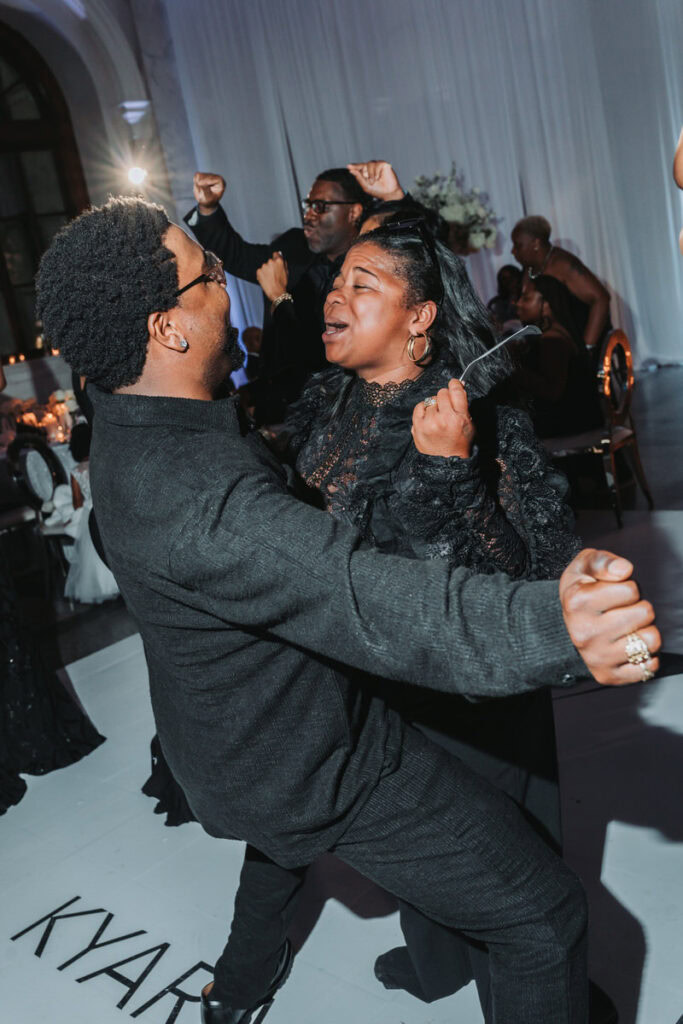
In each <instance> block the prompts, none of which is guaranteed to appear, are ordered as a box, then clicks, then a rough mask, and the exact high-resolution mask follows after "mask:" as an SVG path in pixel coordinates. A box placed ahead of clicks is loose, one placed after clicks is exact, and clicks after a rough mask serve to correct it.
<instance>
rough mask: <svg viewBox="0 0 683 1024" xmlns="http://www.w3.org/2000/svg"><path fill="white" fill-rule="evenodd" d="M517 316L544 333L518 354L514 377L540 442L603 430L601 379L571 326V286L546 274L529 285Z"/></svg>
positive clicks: (527, 342)
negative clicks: (527, 400)
mask: <svg viewBox="0 0 683 1024" xmlns="http://www.w3.org/2000/svg"><path fill="white" fill-rule="evenodd" d="M517 313H518V315H519V318H520V320H521V321H522V323H523V324H534V325H535V326H536V327H539V328H540V329H541V331H542V333H541V334H540V335H539V334H536V335H532V336H530V337H528V338H525V339H524V341H523V342H522V343H521V344H520V345H519V347H518V348H517V349H516V352H517V364H518V366H517V370H516V372H515V378H514V379H515V383H516V384H517V386H518V387H519V389H520V391H521V392H523V393H524V394H526V395H528V396H529V397H530V398H531V400H532V404H533V412H532V419H533V422H534V426H535V427H536V432H537V434H538V435H539V437H566V436H568V435H570V434H580V433H582V432H583V431H585V430H591V429H592V428H593V427H597V426H600V424H601V423H602V421H603V417H602V413H601V410H600V403H599V400H598V387H597V380H596V377H595V373H594V371H593V370H592V368H591V362H590V360H589V359H588V357H587V356H586V353H585V350H584V348H583V346H582V344H581V338H580V336H578V335H577V333H576V330H575V328H574V326H573V320H572V316H571V302H570V296H569V292H568V289H567V287H566V286H565V285H564V284H562V282H561V281H558V280H557V278H555V277H549V276H547V275H546V274H541V275H539V276H538V277H536V278H534V279H533V280H527V281H525V283H524V286H523V288H522V294H521V296H520V298H519V301H518V302H517Z"/></svg>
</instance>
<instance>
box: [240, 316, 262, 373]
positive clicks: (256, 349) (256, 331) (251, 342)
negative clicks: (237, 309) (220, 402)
mask: <svg viewBox="0 0 683 1024" xmlns="http://www.w3.org/2000/svg"><path fill="white" fill-rule="evenodd" d="M262 339H263V331H262V330H261V328H260V327H245V328H244V330H243V331H242V344H243V345H244V348H245V350H246V353H247V358H246V361H245V364H244V372H245V373H246V375H247V380H254V378H255V377H258V375H259V369H260V367H259V363H260V359H261V341H262Z"/></svg>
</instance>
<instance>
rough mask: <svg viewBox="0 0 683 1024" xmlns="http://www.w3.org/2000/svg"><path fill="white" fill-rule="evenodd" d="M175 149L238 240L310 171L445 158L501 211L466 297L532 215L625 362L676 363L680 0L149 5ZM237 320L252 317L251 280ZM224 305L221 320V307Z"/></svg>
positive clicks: (261, 230)
mask: <svg viewBox="0 0 683 1024" xmlns="http://www.w3.org/2000/svg"><path fill="white" fill-rule="evenodd" d="M164 2H165V6H166V10H167V14H168V18H169V24H170V28H171V34H172V38H173V43H174V48H175V56H176V61H177V67H178V74H179V78H180V82H181V86H182V90H183V95H184V99H185V103H186V107H187V111H188V114H189V120H190V126H191V131H192V136H193V144H194V149H195V155H196V158H197V161H198V164H199V166H200V167H201V169H203V170H214V171H219V172H220V173H222V174H223V175H224V177H226V178H227V180H228V191H227V195H226V200H225V205H226V209H227V210H228V213H229V216H230V217H231V220H232V221H233V223H234V225H235V226H236V227H237V229H238V230H239V231H240V232H241V233H242V234H243V235H244V237H245V238H247V239H248V240H252V241H259V242H260V241H266V240H267V239H269V238H270V237H271V236H273V235H274V234H276V233H277V232H279V231H282V230H284V229H286V228H287V227H291V226H292V225H293V224H298V223H300V216H299V209H298V200H299V198H300V196H302V195H305V194H306V192H307V191H308V188H309V186H310V184H311V182H312V181H313V179H314V178H315V176H316V174H317V173H318V172H319V171H321V170H323V169H324V168H326V167H333V166H340V165H344V164H346V163H347V162H348V161H349V160H365V159H372V158H382V159H388V160H390V161H391V162H392V163H393V164H394V166H395V167H396V169H397V171H398V173H399V177H400V179H401V181H402V183H403V185H404V187H406V188H408V187H410V184H411V182H412V180H413V179H414V178H415V176H416V175H418V174H422V173H426V174H431V173H434V172H435V171H437V170H443V171H445V170H447V169H448V168H449V166H450V163H451V160H452V159H455V160H456V162H457V164H458V166H459V168H460V169H461V170H462V171H463V172H464V173H465V175H466V178H467V181H468V183H469V184H470V185H472V186H479V187H480V188H482V189H484V190H485V191H487V192H489V194H490V196H491V200H492V203H493V207H494V209H495V210H496V212H497V213H498V214H499V215H500V216H501V217H503V221H502V224H501V236H500V240H499V245H498V249H497V250H495V251H494V252H493V253H484V254H477V255H476V256H472V257H468V263H469V268H470V274H471V277H472V279H473V281H474V283H475V285H476V287H477V288H478V290H479V292H480V294H481V295H482V297H483V298H484V299H488V298H489V297H490V296H491V295H492V294H493V293H494V292H495V271H496V270H497V268H498V267H499V266H501V265H502V264H503V263H506V262H511V257H510V255H509V248H510V238H509V236H510V231H511V229H512V227H513V225H514V223H515V221H516V220H517V219H518V218H519V217H521V216H523V215H524V214H525V213H541V214H544V215H545V216H547V217H548V219H549V220H550V221H551V223H552V225H553V228H554V238H555V239H556V240H557V241H559V242H561V244H563V245H565V246H566V247H567V248H569V249H571V250H572V251H574V252H575V253H577V255H579V256H580V257H581V258H582V259H583V260H584V261H585V262H586V263H587V264H588V266H590V267H591V268H592V269H593V270H594V271H595V272H596V273H597V274H598V276H599V277H601V278H602V279H603V280H604V281H605V283H606V284H607V285H608V287H609V288H610V290H611V292H612V295H613V319H614V321H615V323H616V324H618V325H620V326H624V327H625V328H626V330H627V331H628V332H629V334H630V335H631V336H632V339H633V342H634V347H635V349H636V352H637V357H638V359H639V361H640V362H642V361H643V360H645V359H647V358H654V359H657V360H658V361H659V362H662V363H669V362H681V361H683V344H682V342H681V325H682V323H683V301H682V300H683V257H681V256H680V254H679V252H678V245H677V236H678V231H679V229H680V225H681V223H683V203H682V202H681V197H680V194H679V193H678V192H677V190H676V188H675V185H674V184H673V181H672V178H671V162H672V157H673V149H674V146H675V141H676V139H677V137H678V133H679V131H680V128H681V123H682V121H683V57H682V56H681V55H682V54H683V4H682V3H681V0H648V2H647V3H643V2H642V0H600V2H597V0H571V2H570V3H568V2H567V0H505V3H502V2H501V0H419V2H418V0H370V2H369V0H279V2H275V0H192V2H188V0H164ZM240 299H241V301H242V303H243V304H244V307H245V308H244V310H242V311H241V315H243V316H244V317H245V319H247V320H249V321H250V322H255V323H259V322H260V316H261V299H260V296H259V294H258V292H257V290H256V289H240ZM241 315H240V319H241Z"/></svg>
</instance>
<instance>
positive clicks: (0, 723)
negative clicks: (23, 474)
mask: <svg viewBox="0 0 683 1024" xmlns="http://www.w3.org/2000/svg"><path fill="white" fill-rule="evenodd" d="M5 386H6V380H5V375H4V373H3V371H2V367H0V391H2V389H3V388H4V387H5ZM0 697H1V700H0V814H4V813H5V811H7V810H8V808H9V807H11V806H12V804H17V803H19V801H20V800H21V798H22V797H23V795H24V793H25V792H26V783H25V782H24V780H23V779H22V778H21V775H22V774H29V775H44V774H45V773H46V772H49V771H52V770H53V769H55V768H63V767H64V766H65V765H67V764H73V762H74V761H79V760H80V759H81V758H82V757H85V755H86V754H89V753H90V752H91V750H94V749H95V747H98V746H99V745H100V743H104V736H100V734H99V733H98V732H97V730H96V729H95V727H94V726H93V725H92V723H91V722H90V719H89V718H87V717H86V715H85V714H84V712H83V711H81V709H80V707H79V706H78V704H76V702H75V701H74V700H73V699H72V697H71V696H70V694H69V693H67V691H66V690H65V688H64V687H63V686H62V684H61V682H60V681H59V679H58V678H57V675H56V673H55V672H54V671H52V670H50V669H48V668H47V667H46V666H45V665H44V664H43V660H42V657H41V655H40V652H39V650H38V648H37V647H36V644H35V641H34V639H33V637H32V636H31V635H30V633H29V630H28V627H27V625H26V619H25V616H23V615H21V614H20V610H19V599H18V595H17V592H16V589H15V586H14V581H13V579H12V574H11V573H10V570H9V566H8V565H7V562H6V559H5V552H4V550H3V548H2V546H0Z"/></svg>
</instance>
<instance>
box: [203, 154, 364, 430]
mask: <svg viewBox="0 0 683 1024" xmlns="http://www.w3.org/2000/svg"><path fill="white" fill-rule="evenodd" d="M224 192H225V180H224V179H223V178H222V177H221V176H220V175H218V174H208V173H202V172H198V173H197V174H195V176H194V195H195V199H196V200H197V205H196V206H195V207H194V208H193V209H192V210H191V211H190V212H189V214H188V215H187V216H186V217H185V220H186V222H187V224H188V225H189V226H190V227H191V228H192V230H193V232H194V233H195V235H196V237H197V239H198V241H199V242H200V244H201V245H202V246H203V247H204V248H205V249H209V250H211V251H213V252H215V253H216V254H217V255H218V256H219V257H220V258H221V259H222V261H223V265H224V267H225V270H226V271H227V272H228V273H229V274H233V275H234V276H235V277H238V278H241V279H242V280H245V281H251V282H253V283H254V284H256V283H258V284H260V285H261V287H262V288H263V291H264V318H263V342H262V348H261V353H260V360H261V367H260V371H261V372H260V378H261V381H262V385H263V387H262V388H261V389H260V392H259V396H258V401H257V410H256V412H257V418H258V420H259V421H260V422H266V423H276V422H279V421H280V420H282V418H283V416H284V412H285V409H286V408H287V406H288V404H289V403H290V402H291V401H292V400H293V399H294V398H296V396H297V395H298V394H299V392H300V390H301V387H302V385H303V383H304V381H305V380H306V378H307V377H308V376H309V375H310V374H311V373H313V372H315V371H316V370H320V369H322V367H324V366H325V350H324V346H323V343H322V341H321V336H322V332H323V317H322V307H323V302H324V301H325V296H326V295H327V292H328V291H329V289H330V287H331V284H332V281H333V280H334V278H335V277H336V275H337V271H338V270H339V267H340V266H341V262H342V260H343V258H344V254H345V253H346V250H347V249H348V247H349V245H350V244H351V242H352V241H353V240H354V238H355V237H356V236H357V234H358V228H359V225H360V221H361V218H362V214H363V210H364V207H365V205H366V203H367V202H368V196H367V194H366V192H365V191H364V190H363V188H362V187H361V186H360V184H359V183H358V181H357V180H356V178H355V177H354V175H353V174H351V173H350V171H348V170H347V169H346V168H340V167H337V168H331V169H330V170H327V171H323V172H322V173H321V174H319V175H318V177H317V178H316V180H315V181H314V182H313V185H312V186H311V189H310V191H309V193H308V196H307V197H306V199H304V200H303V202H302V208H303V211H304V226H303V228H290V229H289V231H285V233H284V234H282V235H278V236H277V237H276V238H275V239H273V241H272V242H270V243H265V244H256V243H252V242H245V241H244V239H243V238H242V237H241V236H240V235H239V234H238V233H237V231H235V229H234V228H233V226H232V224H231V223H230V221H229V220H228V218H227V216H226V214H225V211H224V210H223V208H222V207H221V206H220V201H221V199H222V197H223V194H224ZM275 255H279V256H280V257H281V263H280V264H279V265H278V267H277V270H278V273H277V274H273V273H268V269H269V268H268V267H266V270H265V272H263V273H261V274H259V271H260V270H262V268H263V267H264V264H268V263H269V261H270V260H271V259H272V258H273V257H274V256H275ZM288 307H289V308H288ZM282 317H286V318H289V319H292V318H293V319H294V321H295V324H296V330H295V331H294V332H290V331H288V330H286V331H285V332H284V335H285V338H286V344H283V343H282V337H281V332H279V331H278V330H276V327H277V325H278V321H279V319H280V318H282Z"/></svg>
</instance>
